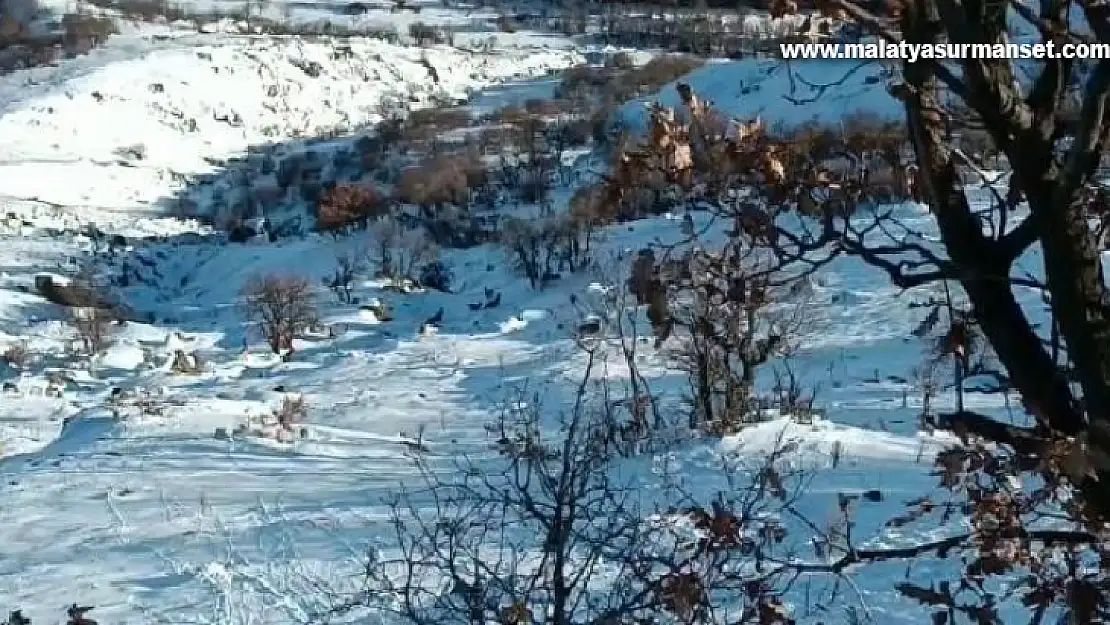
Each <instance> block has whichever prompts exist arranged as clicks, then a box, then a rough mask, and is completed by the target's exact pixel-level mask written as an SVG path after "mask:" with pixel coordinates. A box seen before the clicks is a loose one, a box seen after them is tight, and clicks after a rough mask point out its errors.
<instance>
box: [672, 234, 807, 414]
mask: <svg viewBox="0 0 1110 625" xmlns="http://www.w3.org/2000/svg"><path fill="white" fill-rule="evenodd" d="M753 256H754V255H753ZM654 273H655V278H656V279H657V280H658V283H659V284H661V285H662V287H663V288H664V289H665V290H666V292H667V293H668V296H667V297H668V300H667V302H668V310H667V311H666V313H665V314H666V316H667V320H668V323H670V324H673V326H675V327H676V328H677V329H678V330H679V332H677V335H676V336H677V339H678V340H679V342H680V346H679V347H678V348H676V349H675V350H674V351H673V355H674V357H675V360H676V364H677V366H678V368H679V369H681V370H683V371H686V373H687V375H688V377H689V381H690V388H691V398H690V400H691V403H692V406H693V409H692V410H691V411H690V427H691V428H695V429H696V428H705V429H706V430H708V431H709V432H711V433H714V434H727V433H732V432H735V431H737V430H738V429H739V428H741V427H743V426H744V425H745V424H746V423H749V422H751V421H753V420H759V419H760V418H761V416H760V412H761V408H762V405H761V404H762V402H760V401H758V398H757V397H756V393H755V390H756V389H755V380H756V373H757V372H758V370H759V368H760V367H762V366H763V365H765V364H767V363H768V362H770V361H771V360H772V359H774V358H776V357H778V356H781V355H784V354H788V353H789V352H790V351H791V349H792V348H793V347H794V346H795V344H796V342H797V340H798V334H799V332H800V330H801V326H802V320H803V318H804V317H805V316H806V311H807V310H808V309H807V307H806V305H805V304H806V301H807V300H806V298H805V289H804V288H802V287H801V286H799V285H800V284H802V283H791V282H785V283H784V282H780V281H778V280H782V278H783V277H782V276H777V275H775V274H774V273H773V272H772V271H771V270H770V265H769V263H768V262H767V261H763V260H762V259H759V258H753V257H751V256H749V257H747V258H738V257H735V256H726V255H722V254H710V253H706V252H698V253H695V254H692V255H691V256H689V257H688V258H685V259H683V260H681V261H679V262H678V263H675V264H672V265H671V267H668V266H667V265H666V264H663V265H659V266H656V267H655V271H654ZM668 273H669V274H670V275H668Z"/></svg>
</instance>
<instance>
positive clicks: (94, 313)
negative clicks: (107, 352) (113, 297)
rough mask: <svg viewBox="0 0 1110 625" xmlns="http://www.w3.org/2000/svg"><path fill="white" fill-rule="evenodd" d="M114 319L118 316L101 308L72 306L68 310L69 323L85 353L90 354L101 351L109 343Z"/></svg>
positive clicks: (116, 319) (112, 332)
mask: <svg viewBox="0 0 1110 625" xmlns="http://www.w3.org/2000/svg"><path fill="white" fill-rule="evenodd" d="M116 321H118V318H117V317H116V316H115V315H114V314H112V312H111V311H109V310H106V309H103V308H93V307H89V308H73V309H71V311H70V323H71V324H72V325H73V329H74V330H75V331H76V332H77V337H78V338H79V339H80V341H81V345H82V347H83V348H84V350H85V353H86V354H88V355H90V356H93V355H96V354H99V353H101V352H103V351H104V349H105V348H107V347H108V345H109V344H110V343H111V339H112V334H114V324H115V323H116Z"/></svg>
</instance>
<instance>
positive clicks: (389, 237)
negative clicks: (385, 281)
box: [369, 219, 439, 286]
mask: <svg viewBox="0 0 1110 625" xmlns="http://www.w3.org/2000/svg"><path fill="white" fill-rule="evenodd" d="M369 249H370V254H371V258H372V259H373V260H374V261H376V263H377V265H378V275H380V276H382V277H385V278H389V279H390V280H391V281H392V282H393V284H394V285H395V286H402V285H404V284H405V283H412V284H419V277H420V273H421V269H422V267H423V266H425V265H427V264H429V263H434V262H435V261H436V259H437V258H438V256H439V249H438V248H437V247H436V246H435V244H434V243H432V242H431V241H430V240H428V237H427V235H426V234H425V233H424V230H423V229H422V228H413V229H407V228H405V227H403V226H402V225H401V223H400V222H399V221H397V220H396V219H383V220H381V221H379V222H377V223H376V224H374V225H373V226H372V227H371V228H370V233H369Z"/></svg>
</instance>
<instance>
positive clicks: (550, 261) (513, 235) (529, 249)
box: [501, 218, 559, 289]
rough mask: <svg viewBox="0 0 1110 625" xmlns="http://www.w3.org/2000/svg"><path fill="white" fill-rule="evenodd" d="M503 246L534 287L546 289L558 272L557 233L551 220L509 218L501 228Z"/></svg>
mask: <svg viewBox="0 0 1110 625" xmlns="http://www.w3.org/2000/svg"><path fill="white" fill-rule="evenodd" d="M501 245H502V246H503V247H504V249H505V252H506V254H507V255H508V257H509V259H510V260H511V261H512V263H513V265H514V266H515V267H516V268H517V269H518V270H519V271H520V272H521V273H523V274H524V277H526V278H528V283H529V284H530V285H531V286H532V288H533V289H537V288H543V287H544V286H546V285H547V283H548V282H549V281H551V280H552V279H553V278H554V276H555V275H556V273H555V268H556V265H557V262H558V256H559V254H558V234H557V233H556V231H555V229H554V228H553V227H552V224H551V223H550V222H548V221H546V220H538V221H533V220H524V219H517V218H509V219H506V220H505V221H504V223H503V225H502V229H501Z"/></svg>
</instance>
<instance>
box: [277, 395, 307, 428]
mask: <svg viewBox="0 0 1110 625" xmlns="http://www.w3.org/2000/svg"><path fill="white" fill-rule="evenodd" d="M274 417H275V418H276V419H277V422H278V426H280V427H281V428H282V429H285V430H291V429H293V427H294V426H296V425H297V424H298V423H302V422H303V421H304V420H305V419H307V418H308V402H307V401H305V398H304V396H301V395H298V396H296V397H290V396H288V395H287V396H285V397H282V398H281V406H279V407H278V408H277V409H275V410H274Z"/></svg>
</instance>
